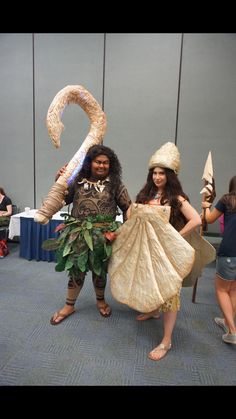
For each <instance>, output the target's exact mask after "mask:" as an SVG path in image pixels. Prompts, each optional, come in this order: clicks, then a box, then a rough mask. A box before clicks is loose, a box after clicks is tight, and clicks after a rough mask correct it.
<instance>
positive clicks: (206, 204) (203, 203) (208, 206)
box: [202, 201, 212, 209]
mask: <svg viewBox="0 0 236 419" xmlns="http://www.w3.org/2000/svg"><path fill="white" fill-rule="evenodd" d="M211 205H212V204H211V203H210V202H207V201H203V202H202V208H203V209H206V208H211Z"/></svg>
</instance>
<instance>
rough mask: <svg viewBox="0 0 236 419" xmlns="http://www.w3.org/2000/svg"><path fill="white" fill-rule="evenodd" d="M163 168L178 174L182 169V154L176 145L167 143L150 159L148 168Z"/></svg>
mask: <svg viewBox="0 0 236 419" xmlns="http://www.w3.org/2000/svg"><path fill="white" fill-rule="evenodd" d="M154 167H163V168H166V169H171V170H173V171H174V172H175V173H176V174H177V173H179V169H180V154H179V150H178V148H177V147H176V145H175V144H174V143H171V142H167V143H165V144H164V145H162V146H161V148H159V149H158V150H157V151H156V152H155V153H154V154H153V156H152V157H151V158H150V161H149V163H148V168H149V169H153V168H154Z"/></svg>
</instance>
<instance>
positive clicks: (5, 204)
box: [0, 186, 12, 239]
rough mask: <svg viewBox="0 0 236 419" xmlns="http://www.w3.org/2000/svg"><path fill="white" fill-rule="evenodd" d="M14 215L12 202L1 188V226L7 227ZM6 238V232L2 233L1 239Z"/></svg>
mask: <svg viewBox="0 0 236 419" xmlns="http://www.w3.org/2000/svg"><path fill="white" fill-rule="evenodd" d="M11 215H12V201H11V199H10V198H9V197H8V196H7V195H6V193H5V191H4V189H3V188H2V187H1V186H0V226H1V225H2V226H5V225H6V226H7V225H8V224H9V221H10V216H11ZM2 238H4V232H3V231H0V239H2Z"/></svg>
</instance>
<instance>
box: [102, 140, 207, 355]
mask: <svg viewBox="0 0 236 419" xmlns="http://www.w3.org/2000/svg"><path fill="white" fill-rule="evenodd" d="M148 167H149V172H148V176H147V181H146V184H145V185H144V187H143V188H142V189H141V191H140V192H139V193H138V195H137V197H136V203H135V204H132V205H131V207H130V209H129V210H128V213H127V214H128V218H129V219H128V221H127V222H126V223H125V224H124V225H123V226H122V227H121V228H120V229H119V234H118V236H117V239H116V240H115V242H114V244H113V249H112V257H111V260H110V263H109V274H110V283H111V291H112V294H113V296H114V297H115V298H116V299H118V300H119V301H120V302H123V303H125V304H128V305H129V306H130V307H133V308H135V309H137V310H139V311H143V312H144V313H145V314H142V315H140V316H138V320H147V319H148V318H151V317H154V316H157V315H158V313H159V311H162V312H163V318H164V335H163V338H162V340H161V342H160V344H159V345H158V346H157V347H156V348H154V349H153V350H152V351H151V352H150V353H149V355H148V357H149V358H150V359H152V360H155V361H157V360H159V359H161V358H163V357H164V356H165V355H166V353H167V351H168V350H169V349H170V348H171V337H172V332H173V329H174V326H175V323H176V318H177V312H178V310H179V309H180V290H181V286H182V281H183V278H184V277H186V276H187V275H188V273H189V272H190V271H191V268H192V266H193V263H194V258H195V251H194V249H193V248H192V246H190V245H189V243H188V242H187V241H186V240H185V239H184V238H183V237H186V236H187V235H188V234H189V233H190V232H191V231H192V230H194V229H196V227H198V226H199V225H200V224H201V218H200V216H199V214H198V213H197V211H196V210H195V209H194V208H193V207H192V206H191V205H190V203H189V199H188V197H187V195H186V194H185V193H184V192H183V189H182V186H181V184H180V182H179V180H178V177H177V173H178V172H179V168H180V155H179V151H178V149H177V147H176V146H175V144H174V143H171V142H167V143H166V144H164V145H163V146H162V147H161V148H160V149H159V150H157V151H156V152H155V154H154V155H153V156H152V157H151V159H150V161H149V165H148Z"/></svg>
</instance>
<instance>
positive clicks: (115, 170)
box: [77, 144, 122, 189]
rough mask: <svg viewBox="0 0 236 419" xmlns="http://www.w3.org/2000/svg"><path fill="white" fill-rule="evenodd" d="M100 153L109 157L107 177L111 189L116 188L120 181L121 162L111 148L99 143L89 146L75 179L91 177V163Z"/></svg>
mask: <svg viewBox="0 0 236 419" xmlns="http://www.w3.org/2000/svg"><path fill="white" fill-rule="evenodd" d="M101 154H103V155H105V156H107V157H108V158H109V161H110V167H109V178H110V182H111V187H112V189H113V188H114V189H116V187H117V186H118V185H119V184H120V183H121V177H122V168H121V164H120V162H119V160H118V157H117V155H116V154H115V152H114V151H113V150H112V149H111V148H109V147H106V146H104V145H101V144H98V145H93V146H92V147H90V149H89V150H88V152H87V154H86V157H85V159H84V163H83V166H82V168H81V170H80V172H79V173H78V176H77V180H79V181H80V180H82V179H83V178H86V179H89V178H90V177H91V163H92V161H93V160H94V159H96V157H97V156H100V155H101Z"/></svg>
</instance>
